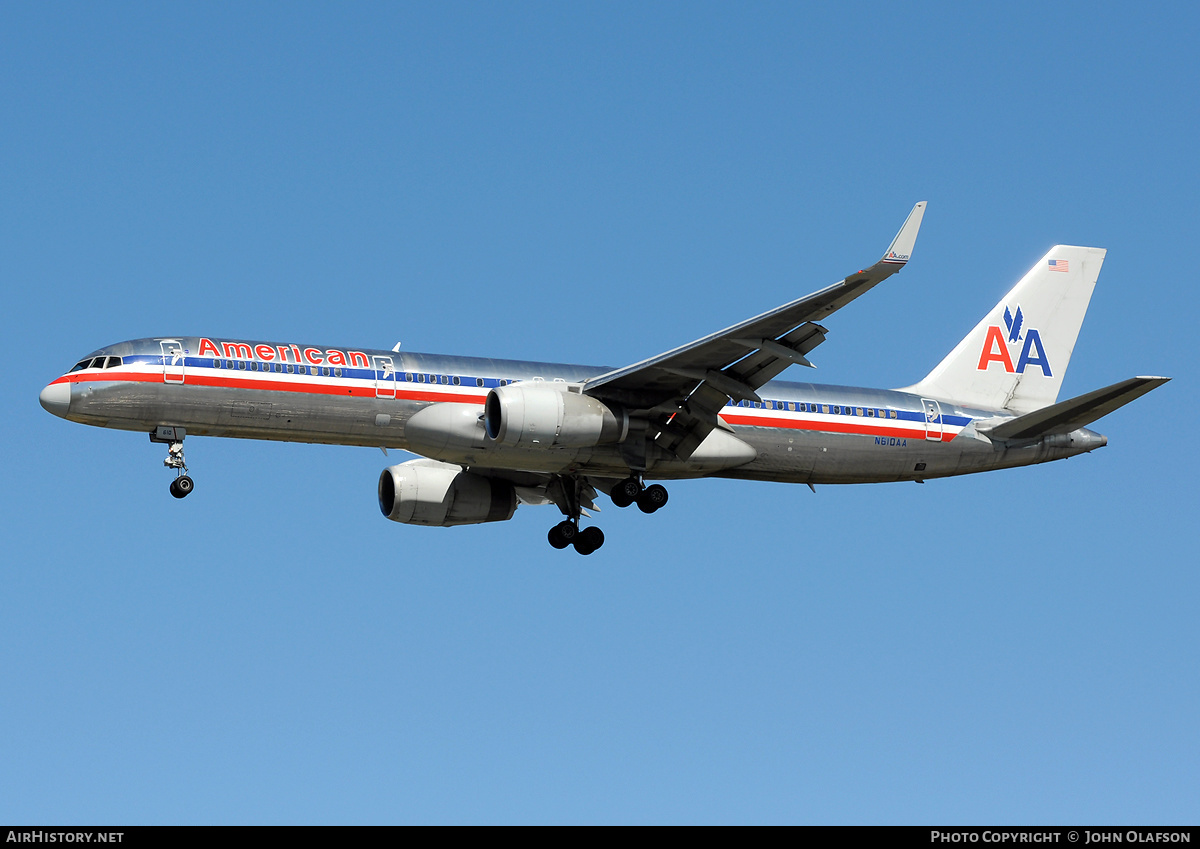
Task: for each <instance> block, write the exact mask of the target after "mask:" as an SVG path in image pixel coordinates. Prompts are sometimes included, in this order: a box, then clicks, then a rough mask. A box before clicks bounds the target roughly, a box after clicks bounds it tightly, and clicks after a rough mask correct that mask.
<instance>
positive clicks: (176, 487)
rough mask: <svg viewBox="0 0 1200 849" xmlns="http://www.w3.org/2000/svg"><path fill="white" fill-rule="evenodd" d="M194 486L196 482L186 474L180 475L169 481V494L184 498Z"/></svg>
mask: <svg viewBox="0 0 1200 849" xmlns="http://www.w3.org/2000/svg"><path fill="white" fill-rule="evenodd" d="M195 488H196V484H195V483H193V482H192V479H191V478H189V477H188V476H187V475H180V476H179V477H177V478H175V480H173V481H171V494H172V495H174V496H175V497H176V498H186V497H187V494H188V493H189V492H191V491H192V490H193V489H195Z"/></svg>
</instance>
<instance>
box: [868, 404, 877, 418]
mask: <svg viewBox="0 0 1200 849" xmlns="http://www.w3.org/2000/svg"><path fill="white" fill-rule="evenodd" d="M867 418H868V419H873V418H875V408H874V407H867Z"/></svg>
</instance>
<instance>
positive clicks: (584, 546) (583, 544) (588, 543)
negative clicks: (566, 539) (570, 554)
mask: <svg viewBox="0 0 1200 849" xmlns="http://www.w3.org/2000/svg"><path fill="white" fill-rule="evenodd" d="M574 545H575V550H576V551H577V552H579V553H580V554H591V553H592V552H593V551H595V550H596V549H598V548H599V547H600V546H602V545H604V531H602V530H600V529H599V528H584V529H583V530H582V531H580V532H579V536H577V537H575V542H574Z"/></svg>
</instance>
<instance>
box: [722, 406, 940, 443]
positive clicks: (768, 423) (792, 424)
mask: <svg viewBox="0 0 1200 849" xmlns="http://www.w3.org/2000/svg"><path fill="white" fill-rule="evenodd" d="M721 418H722V419H723V420H725V421H727V422H729V424H735V425H749V426H750V427H776V428H780V429H784V430H811V431H820V432H823V433H851V434H856V435H858V436H897V437H901V438H903V439H924V438H925V434H924V433H922V432H921V431H919V430H905V429H904V428H897V427H879V426H872V425H860V424H855V423H852V422H841V421H831V422H814V421H799V420H796V419H780V418H774V417H768V416H738V415H731V414H729V413H722V414H721ZM957 435H958V434H956V433H945V432H943V433H942V439H941V441H942V442H949V441H950V440H952V439H954V437H955V436H957Z"/></svg>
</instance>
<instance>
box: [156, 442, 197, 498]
mask: <svg viewBox="0 0 1200 849" xmlns="http://www.w3.org/2000/svg"><path fill="white" fill-rule="evenodd" d="M186 435H187V431H185V430H184V429H183V428H181V427H166V426H160V427H157V428H155V429H154V430H152V431H150V441H151V442H159V443H164V444H166V445H167V446H168V448H167V458H166V459H165V460H163V465H164V466H166V467H167V468H168V469H174V470H175V480H173V481H171V494H172V495H173V496H175V497H176V498H186V497H187V495H188V493H190V492H191V491H192V490H193V489H195V488H196V484H195V481H193V480H192V479H191V478H190V477H188V474H187V470H188V467H187V463H186V462H184V459H183V438H184V436H186Z"/></svg>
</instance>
